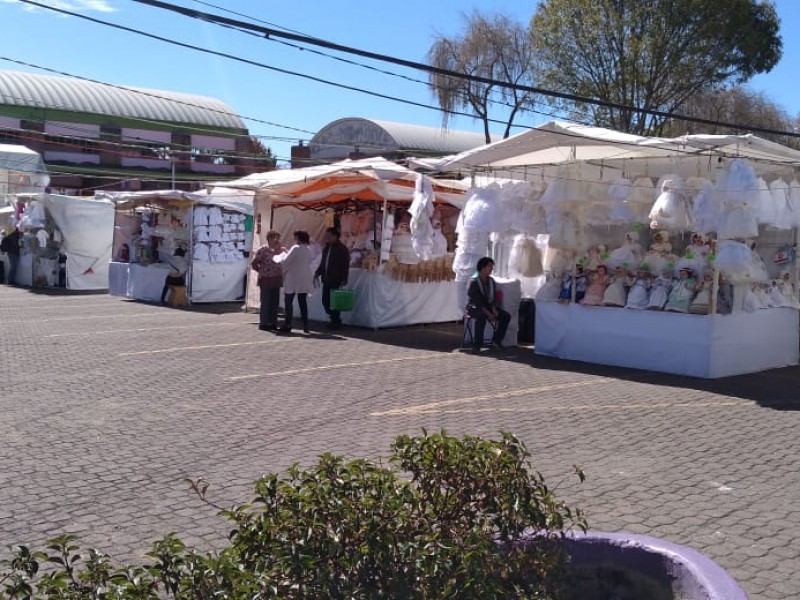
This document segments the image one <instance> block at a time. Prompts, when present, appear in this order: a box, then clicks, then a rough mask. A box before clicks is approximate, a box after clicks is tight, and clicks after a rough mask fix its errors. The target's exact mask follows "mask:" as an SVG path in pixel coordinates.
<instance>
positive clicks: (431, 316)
mask: <svg viewBox="0 0 800 600" xmlns="http://www.w3.org/2000/svg"><path fill="white" fill-rule="evenodd" d="M459 285H460V284H457V283H456V282H454V281H442V282H434V283H405V282H400V281H396V280H394V279H391V278H390V277H386V276H385V275H383V274H381V273H377V272H374V271H364V270H363V269H350V280H349V281H348V286H347V287H348V288H350V289H352V290H353V292H354V295H355V305H354V307H353V310H352V311H350V312H344V313H342V321H343V322H345V323H347V324H350V325H357V326H360V327H371V328H381V327H400V326H403V325H416V324H420V323H447V322H452V321H458V320H460V319H461V316H462V313H463V307H459V306H458V286H459ZM308 312H309V316H310V318H311V319H312V320H314V321H327V320H328V316H327V315H326V314H325V311H324V309H323V308H322V292H321V290H317V291H316V292H315V293H314V294H312V295H311V297H310V298H309V299H308ZM294 314H295V315H298V314H299V313H298V309H297V307H295V309H294Z"/></svg>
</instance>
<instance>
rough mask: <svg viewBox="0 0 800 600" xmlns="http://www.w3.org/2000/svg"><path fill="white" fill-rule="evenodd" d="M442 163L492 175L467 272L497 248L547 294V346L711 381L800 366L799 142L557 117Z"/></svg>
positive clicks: (543, 303)
mask: <svg viewBox="0 0 800 600" xmlns="http://www.w3.org/2000/svg"><path fill="white" fill-rule="evenodd" d="M434 166H435V167H436V168H438V169H442V170H458V171H469V170H472V171H474V172H476V173H478V172H480V173H481V177H482V178H483V181H481V182H480V184H478V185H476V187H474V188H473V189H472V190H470V191H469V192H468V193H467V195H466V198H467V200H466V205H465V208H464V210H463V211H462V215H461V217H460V222H459V232H458V234H459V250H458V252H457V253H456V258H455V262H454V268H455V269H456V271H457V273H459V270H461V269H463V271H461V272H460V276H461V277H466V276H467V273H468V271H469V267H470V265H471V263H472V262H473V259H474V257H475V256H477V254H478V253H479V252H480V251H481V250H482V248H484V247H486V246H487V245H488V246H490V247H491V248H492V254H493V256H494V257H495V260H496V262H497V265H498V272H499V273H500V274H501V275H507V276H511V277H514V278H517V279H519V280H520V282H521V288H522V295H523V297H533V298H535V301H536V319H535V351H536V353H538V354H542V355H547V356H555V357H559V358H565V359H571V360H580V361H585V362H593V363H601V364H608V365H618V366H625V367H634V368H641V369H649V370H656V371H663V372H669V373H677V374H684V375H691V376H698V377H723V376H728V375H735V374H740V373H746V372H752V371H759V370H764V369H769V368H775V367H782V366H788V365H795V364H798V359H799V358H800V357H799V356H798V354H799V352H798V350H799V349H800V329H798V309H800V301H798V298H797V288H796V286H797V281H798V263H797V260H796V249H797V243H798V226H800V183H799V182H798V181H797V179H796V177H797V169H798V168H799V167H800V152H798V151H795V150H792V149H789V148H785V147H783V146H780V145H778V144H775V143H772V142H768V141H766V140H762V139H760V138H757V137H755V136H750V135H748V136H705V135H703V136H683V137H681V138H674V139H659V138H643V137H638V136H631V135H627V134H620V133H617V132H613V131H609V130H604V129H599V128H592V127H585V126H577V125H569V124H564V123H549V124H547V125H545V126H542V127H541V128H538V129H534V130H531V131H528V132H525V133H523V134H520V135H519V136H516V137H514V138H509V139H508V140H504V141H502V142H498V143H495V144H491V145H488V146H486V147H484V148H481V149H476V150H473V151H469V152H466V153H463V154H462V155H459V156H456V157H451V158H448V159H445V160H442V161H439V162H438V163H437V164H436V165H434ZM476 179H477V177H476ZM462 257H463V259H462Z"/></svg>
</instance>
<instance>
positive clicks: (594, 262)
mask: <svg viewBox="0 0 800 600" xmlns="http://www.w3.org/2000/svg"><path fill="white" fill-rule="evenodd" d="M605 253H606V247H605V246H604V245H602V244H601V245H599V246H595V247H594V248H589V256H587V258H586V265H585V268H586V270H587V271H589V272H590V273H591V272H593V271H596V270H597V267H599V266H600V265H602V264H603V255H604V254H605Z"/></svg>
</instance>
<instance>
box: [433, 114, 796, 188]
mask: <svg viewBox="0 0 800 600" xmlns="http://www.w3.org/2000/svg"><path fill="white" fill-rule="evenodd" d="M712 157H718V158H720V157H721V158H734V157H738V158H745V159H751V160H753V161H756V162H755V165H754V166H755V167H756V170H757V171H760V172H764V171H770V170H773V171H774V170H775V169H776V168H791V167H796V166H798V165H800V151H797V150H792V149H791V148H787V147H785V146H782V145H780V144H776V143H774V142H770V141H768V140H764V139H762V138H759V137H757V136H754V135H686V136H682V137H677V138H656V137H641V136H637V135H630V134H626V133H620V132H618V131H613V130H610V129H604V128H601V127H590V126H586V125H576V124H571V123H564V122H560V121H551V122H549V123H546V124H544V125H541V126H540V127H536V128H534V129H530V130H528V131H525V132H523V133H520V134H518V135H515V136H512V137H510V138H507V139H505V140H502V141H499V142H495V143H492V144H488V145H486V146H483V147H481V148H475V149H473V150H468V151H466V152H462V153H460V154H457V155H455V156H450V157H445V158H443V159H441V160H439V161H426V164H427V166H429V167H431V168H432V169H433V170H435V171H439V172H459V171H465V172H469V171H471V170H491V171H497V172H502V173H504V174H505V176H508V177H512V178H516V179H525V178H526V176H529V175H533V174H534V173H537V171H535V169H536V168H543V167H549V166H561V165H566V164H572V163H583V164H589V165H594V166H596V167H598V168H602V167H605V168H606V169H608V171H609V172H608V173H607V178H608V177H611V178H615V177H617V176H618V173H614V172H613V171H615V170H616V171H624V170H626V169H627V170H630V171H633V172H641V173H644V172H646V173H647V174H648V175H649V176H652V177H659V176H661V175H663V174H665V173H678V174H681V175H684V176H687V177H690V176H698V175H700V174H702V173H703V172H705V171H707V170H708V169H714V168H716V167H717V165H716V164H712V163H713V161H710V160H709V159H710V158H712ZM528 168H531V169H534V171H532V172H527V171H526V169H528Z"/></svg>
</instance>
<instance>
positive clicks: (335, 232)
mask: <svg viewBox="0 0 800 600" xmlns="http://www.w3.org/2000/svg"><path fill="white" fill-rule="evenodd" d="M325 233H330V234H331V235H335V236H336V239H337V240H338V239H339V235H341V234H340V233H339V230H338V229H337V228H336V227H328V228H327V229H326V230H325Z"/></svg>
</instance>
